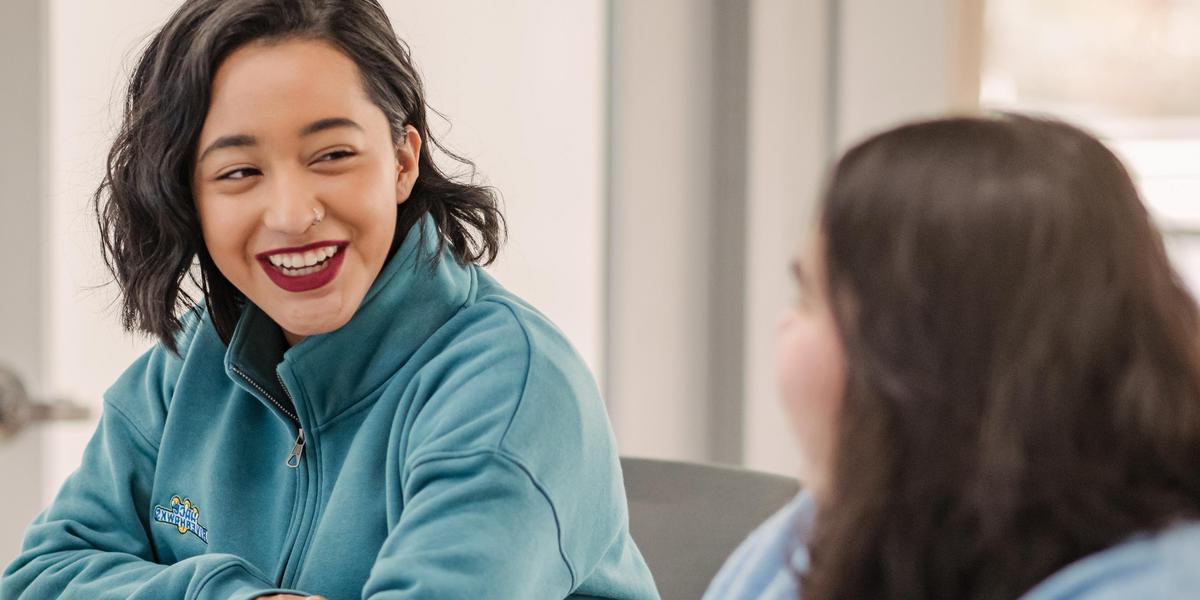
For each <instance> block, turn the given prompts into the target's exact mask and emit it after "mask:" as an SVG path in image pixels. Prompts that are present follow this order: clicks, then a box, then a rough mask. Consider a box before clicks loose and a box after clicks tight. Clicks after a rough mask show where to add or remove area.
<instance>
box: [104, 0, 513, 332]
mask: <svg viewBox="0 0 1200 600" xmlns="http://www.w3.org/2000/svg"><path fill="white" fill-rule="evenodd" d="M289 39H313V40H322V41H325V42H328V43H329V44H331V45H333V46H334V47H335V48H338V49H339V50H341V51H342V52H344V53H345V54H346V55H347V56H348V57H349V58H350V59H352V60H353V61H354V62H355V64H356V65H357V66H358V70H359V72H360V74H361V76H362V80H363V87H364V88H365V90H366V92H367V95H368V97H369V98H370V99H371V101H372V102H374V103H375V105H376V106H378V107H379V108H380V110H382V111H383V113H384V115H386V116H387V118H388V123H389V126H390V128H391V132H392V138H393V141H394V142H399V139H400V134H401V132H402V131H404V127H405V125H410V126H412V127H414V128H416V130H417V132H418V133H419V134H420V136H421V139H422V140H423V141H424V142H425V143H424V144H422V145H421V155H420V156H419V157H418V166H419V170H420V174H419V176H418V177H417V181H416V184H415V185H414V186H413V191H412V194H411V196H410V197H409V198H408V200H407V201H406V202H404V203H403V204H402V205H400V207H399V208H398V209H397V211H396V239H395V240H393V243H392V249H393V251H394V250H395V248H396V247H397V246H398V245H399V243H400V242H401V241H402V240H403V237H404V235H405V234H406V233H407V232H408V231H409V230H410V229H411V228H412V226H413V225H414V224H416V222H417V221H418V220H419V219H420V218H421V217H423V216H424V215H426V214H428V215H430V216H431V217H432V220H433V223H434V224H435V225H436V227H437V231H438V236H439V238H438V250H439V254H440V250H441V249H442V248H443V247H447V246H448V247H449V248H450V250H451V251H452V253H453V255H454V257H455V259H456V260H458V261H459V262H462V263H468V262H479V263H483V264H487V263H490V262H491V261H493V260H494V259H495V258H496V254H497V253H498V252H499V249H500V245H501V243H502V242H503V238H504V235H505V225H504V217H503V214H502V213H501V211H500V208H499V202H498V198H497V195H496V193H495V191H494V190H493V189H491V188H488V187H485V186H481V185H476V184H474V183H473V182H471V181H470V180H469V178H468V180H460V179H456V178H454V177H452V176H450V175H448V174H447V173H446V172H444V171H442V170H441V169H440V168H438V165H437V164H435V163H434V161H433V155H432V151H433V149H435V148H436V149H438V150H440V151H441V152H442V153H443V154H444V155H445V156H446V157H447V158H449V159H451V160H454V161H457V162H459V163H460V164H462V165H464V166H465V167H467V171H468V172H469V173H471V174H473V172H474V165H472V164H471V162H470V161H468V160H466V159H464V158H462V157H460V156H458V155H455V154H454V153H453V152H450V151H449V150H447V149H446V148H445V147H444V146H442V145H441V144H440V143H439V142H438V141H437V140H436V139H435V138H433V136H432V132H430V130H429V126H428V121H427V107H426V103H425V92H424V88H423V86H422V84H421V79H420V76H419V75H418V74H417V70H416V67H415V65H414V64H413V62H412V58H411V56H410V54H409V50H408V47H407V46H406V45H405V44H404V42H403V41H401V40H400V39H399V38H397V37H396V33H395V31H394V30H393V29H392V25H391V22H390V21H389V20H388V17H387V14H386V13H385V12H384V10H383V8H382V7H381V6H380V5H379V2H378V1H377V0H187V1H186V2H184V3H183V4H182V5H181V6H180V7H179V9H178V10H176V11H175V13H174V14H173V15H172V16H171V18H170V19H168V20H167V22H166V24H164V25H163V26H162V28H161V29H160V30H159V31H158V32H157V33H156V34H155V35H154V36H153V38H152V39H151V40H150V43H149V44H148V45H147V47H146V48H145V50H144V51H143V52H142V54H141V57H140V59H139V60H138V62H137V66H136V68H135V69H134V71H133V74H132V76H131V78H130V81H129V88H128V91H127V92H126V98H125V110H124V119H123V122H122V124H121V129H120V131H119V132H118V134H117V137H116V141H115V142H114V143H113V146H112V149H111V150H110V152H109V155H108V163H107V171H106V173H105V176H104V179H103V181H102V182H101V184H100V186H99V188H98V189H97V190H96V193H95V195H94V199H93V200H94V206H95V210H96V217H97V223H98V225H99V228H100V235H101V240H102V242H103V247H102V250H103V257H104V261H105V264H106V265H107V266H108V268H109V270H110V271H111V272H112V274H113V277H114V278H115V279H116V282H117V284H118V285H119V286H120V288H121V315H122V324H123V325H124V326H125V328H126V329H128V330H136V331H142V332H145V333H149V334H151V335H154V336H156V337H158V338H159V340H160V341H161V342H162V343H163V344H164V345H165V346H166V347H167V348H169V349H171V350H174V349H175V342H174V336H175V334H176V333H177V332H178V331H179V329H180V327H181V323H180V320H179V315H180V314H181V313H182V312H183V311H185V310H187V309H189V308H192V307H194V306H195V305H196V304H197V302H198V301H197V300H196V299H195V298H192V297H190V296H189V295H188V294H187V293H186V292H185V291H184V290H183V289H182V288H181V286H182V283H183V281H184V279H185V278H186V277H188V276H189V275H190V276H192V277H193V279H196V276H197V272H196V270H194V269H193V263H195V262H198V263H199V270H198V271H199V273H198V281H196V283H197V284H198V285H199V287H200V289H201V291H202V292H203V294H204V301H205V302H206V303H207V305H208V309H209V313H210V315H211V318H212V321H213V324H214V325H215V327H216V330H217V333H218V335H220V337H221V339H223V340H224V341H225V342H226V343H228V342H229V339H230V337H231V336H232V334H233V329H234V326H235V325H236V323H237V319H238V316H239V314H240V313H241V308H242V305H243V303H244V301H245V297H244V296H243V295H242V294H241V292H240V291H238V289H237V288H236V287H234V286H233V284H231V283H230V282H229V281H228V280H227V279H226V278H225V277H224V275H222V274H221V272H220V270H219V269H217V266H216V264H215V263H214V262H213V260H212V257H211V256H209V254H208V250H207V249H206V247H205V245H204V240H203V238H202V236H201V230H200V219H199V216H198V214H197V212H196V208H195V205H194V202H193V198H192V186H191V183H192V181H191V180H192V172H193V166H194V164H193V163H194V161H195V149H196V148H195V147H196V143H197V140H198V138H199V136H200V129H201V127H202V126H203V125H204V119H205V117H206V115H207V113H208V102H209V95H210V92H211V90H212V78H213V75H215V74H216V71H217V69H218V68H219V67H220V65H221V62H222V61H223V60H224V59H225V58H226V57H227V56H229V55H230V54H231V53H232V52H233V51H235V50H237V49H238V48H240V47H242V46H244V45H246V44H249V43H250V42H255V41H263V42H277V41H283V40H289ZM422 234H423V232H422ZM430 258H431V259H432V260H431V261H430V262H431V263H432V262H436V258H437V256H436V255H435V256H433V257H430Z"/></svg>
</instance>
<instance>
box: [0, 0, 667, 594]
mask: <svg viewBox="0 0 1200 600" xmlns="http://www.w3.org/2000/svg"><path fill="white" fill-rule="evenodd" d="M426 114H427V108H426V104H425V97H424V91H423V89H422V86H421V82H420V79H419V78H418V76H417V71H416V68H415V66H414V65H413V62H412V60H411V58H410V55H409V52H408V49H407V48H406V47H405V46H404V44H403V43H402V42H401V41H400V40H398V39H397V37H396V35H395V33H394V31H393V30H392V27H391V23H390V22H389V20H388V17H387V15H386V14H385V13H384V11H383V9H382V7H381V6H380V5H379V4H378V3H377V2H376V1H374V0H188V1H186V2H184V3H183V4H182V6H181V7H180V8H179V9H178V10H177V11H176V12H175V13H174V15H173V16H171V18H170V19H169V20H168V21H167V23H166V24H165V25H164V26H163V27H162V28H161V30H159V31H158V33H157V34H156V35H155V36H154V37H153V39H152V40H151V41H150V43H149V45H148V47H147V48H146V49H145V51H144V53H143V54H142V56H141V59H140V60H139V62H138V64H137V67H136V69H135V70H134V72H133V75H132V78H131V81H130V84H129V89H128V96H127V100H126V103H125V112H124V122H123V125H122V128H121V130H120V132H119V135H118V136H117V138H116V141H115V143H114V145H113V147H112V150H111V152H110V154H109V157H108V164H107V167H108V168H107V174H106V176H105V178H104V180H103V182H102V184H101V185H100V187H99V189H98V191H97V192H96V196H95V202H96V211H97V217H98V221H99V227H100V232H101V234H102V237H103V242H104V247H103V249H104V256H105V258H106V260H107V263H108V265H109V267H110V269H111V270H112V273H113V275H114V277H115V279H116V281H117V283H118V284H119V286H120V289H121V292H122V307H123V316H124V324H125V326H126V327H127V328H128V329H131V330H135V331H141V332H146V333H149V334H152V335H154V336H156V337H157V338H158V339H159V341H160V344H159V346H158V347H157V348H154V349H153V350H151V351H150V352H148V353H147V354H146V355H145V356H143V357H142V358H141V359H140V360H138V361H137V362H136V363H134V364H133V365H132V366H131V367H130V368H129V370H128V371H127V372H126V373H125V374H124V375H123V376H122V377H121V378H120V379H119V380H118V381H117V383H116V384H115V385H114V386H113V387H112V388H111V389H110V390H109V391H108V392H107V393H106V394H105V398H104V411H103V415H102V417H101V420H100V424H99V428H98V430H97V432H96V435H95V437H94V438H93V440H92V442H91V444H90V445H89V446H88V448H87V451H86V453H85V455H84V458H83V463H82V466H81V467H80V469H79V470H78V471H77V472H76V473H75V474H73V475H72V476H71V477H70V479H69V480H68V481H67V482H66V484H65V485H64V486H63V488H62V491H61V492H60V493H59V495H58V497H57V498H56V499H55V500H54V502H53V504H52V505H51V506H50V507H49V508H48V509H47V510H46V511H45V512H44V513H42V514H41V515H40V516H39V517H38V518H37V520H36V521H35V522H34V523H33V525H32V526H31V527H30V529H29V531H28V534H27V535H26V538H25V542H24V547H23V550H22V552H21V554H20V556H19V557H18V558H17V559H16V560H15V561H14V562H13V563H12V564H11V565H10V566H9V567H8V568H7V570H6V572H5V575H4V579H3V580H2V581H0V596H2V597H4V598H18V597H19V598H67V597H72V598H89V599H91V598H120V599H128V598H148V599H154V600H159V599H164V598H172V599H182V598H187V599H189V600H190V599H193V598H206V599H207V598H212V599H218V598H219V599H221V600H227V599H229V598H260V597H265V596H275V595H279V596H278V597H283V598H296V597H303V596H307V595H308V594H321V595H323V596H325V597H328V598H331V599H336V598H347V599H348V598H373V599H380V600H382V599H384V598H389V599H401V598H566V597H589V598H593V597H597V598H655V597H657V593H656V592H655V589H654V583H653V580H652V578H651V576H650V573H649V571H648V569H647V568H646V565H645V562H644V561H643V560H642V557H641V555H640V553H639V552H638V550H637V547H636V546H635V545H634V543H633V541H632V539H631V538H630V536H629V530H628V518H627V509H626V504H625V496H624V489H623V486H622V481H621V474H620V468H619V464H618V459H617V453H616V448H615V442H614V438H613V435H612V432H611V430H610V428H609V424H608V421H607V418H606V414H605V410H604V406H603V404H602V402H601V399H600V397H599V393H598V390H597V388H596V385H595V382H594V380H593V378H592V376H591V374H590V373H589V372H588V370H587V368H586V366H585V365H584V363H583V361H582V360H581V359H580V357H579V356H578V355H577V354H576V353H575V351H574V350H573V349H572V348H571V347H570V345H569V344H568V342H567V341H566V339H565V338H564V337H563V336H562V334H561V333H560V332H559V331H558V330H557V329H556V328H555V327H554V326H553V325H552V324H551V323H550V322H549V321H548V320H547V319H546V318H544V317H543V316H542V315H541V314H539V313H538V312H537V311H536V310H534V309H533V308H532V307H530V306H529V305H527V304H526V303H524V302H523V301H521V300H520V299H519V298H517V297H516V296H514V295H513V294H511V293H509V292H507V291H506V290H505V289H504V288H502V287H501V286H500V285H499V284H498V283H496V282H495V281H494V280H493V279H492V278H490V277H489V276H488V275H487V274H486V273H485V272H484V271H483V270H482V269H481V268H480V265H483V264H487V263H489V262H491V261H492V260H493V259H494V258H495V257H496V254H497V252H498V250H499V247H500V244H501V241H502V238H503V235H504V221H503V218H502V216H501V213H500V210H499V208H498V205H497V200H496V197H495V194H494V193H493V191H492V190H490V189H488V188H485V187H480V186H477V185H474V184H472V183H471V182H469V181H460V180H456V179H453V178H451V177H448V176H447V175H446V174H444V172H443V171H442V170H441V169H440V168H439V166H438V165H437V164H436V163H435V162H434V160H433V153H432V152H431V149H432V148H435V147H439V148H440V146H438V144H437V142H436V141H435V140H434V139H433V138H432V137H431V135H430V131H429V127H428V123H427V120H426ZM443 150H444V149H443ZM449 156H450V157H451V158H452V159H456V158H457V157H455V156H454V155H453V154H449ZM460 160H461V159H460ZM189 278H191V279H192V281H194V282H195V284H196V286H197V287H198V288H199V290H200V293H201V294H202V296H199V297H193V296H194V294H193V295H189V294H188V292H187V291H186V289H187V288H185V287H184V285H183V284H184V282H185V281H186V280H188V279H189Z"/></svg>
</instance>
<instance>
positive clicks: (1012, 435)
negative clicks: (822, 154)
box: [803, 115, 1200, 600]
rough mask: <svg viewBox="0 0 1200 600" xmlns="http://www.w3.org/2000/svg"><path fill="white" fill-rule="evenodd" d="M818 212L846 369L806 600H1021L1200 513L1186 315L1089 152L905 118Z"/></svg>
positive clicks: (1103, 151) (1100, 151)
mask: <svg viewBox="0 0 1200 600" xmlns="http://www.w3.org/2000/svg"><path fill="white" fill-rule="evenodd" d="M820 224H821V228H822V231H823V234H824V244H825V248H824V255H825V260H826V268H827V277H828V284H829V290H830V298H831V301H832V302H833V307H834V314H835V320H836V321H837V324H838V328H839V331H840V334H841V335H842V337H843V342H844V345H845V348H846V353H847V364H848V381H847V391H846V394H845V397H844V405H843V408H842V411H841V418H840V422H839V432H838V441H837V442H836V449H835V451H834V454H835V458H834V468H833V477H832V484H831V485H832V487H831V493H830V494H829V496H828V499H827V500H826V501H824V502H823V504H822V507H821V509H820V510H819V515H818V518H817V524H816V530H815V532H814V537H813V539H812V540H811V546H810V549H811V552H812V557H813V563H812V570H811V571H810V572H809V573H808V574H807V575H806V576H805V577H804V580H803V585H804V597H805V599H806V600H829V599H844V600H851V599H854V600H858V599H862V598H946V599H951V598H953V599H956V600H957V599H1001V598H1004V599H1011V598H1016V597H1018V596H1020V595H1021V594H1022V593H1023V592H1025V591H1027V590H1029V589H1030V588H1031V587H1033V586H1034V585H1035V584H1037V583H1038V582H1039V581H1041V580H1043V579H1044V578H1046V577H1047V576H1049V575H1051V574H1052V573H1054V572H1055V571H1056V570H1058V569H1060V568H1062V567H1064V566H1065V565H1067V564H1068V563H1070V562H1072V561H1074V560H1076V559H1079V558H1081V557H1083V556H1086V555H1088V554H1091V553H1093V552H1096V551H1099V550H1101V549H1104V548H1106V547H1110V546H1112V545H1114V544H1117V543H1119V542H1121V541H1122V540H1123V539H1125V538H1127V537H1128V536H1130V535H1131V534H1134V533H1136V532H1142V531H1153V530H1156V529H1160V528H1162V527H1164V526H1167V525H1169V524H1171V523H1172V522H1174V521H1176V520H1179V519H1186V518H1195V517H1197V516H1200V465H1198V463H1197V461H1198V460H1200V345H1198V341H1200V338H1198V331H1197V311H1196V305H1195V303H1194V301H1193V299H1192V298H1191V297H1190V296H1189V294H1188V292H1187V291H1186V290H1185V288H1184V286H1183V285H1182V283H1181V282H1180V279H1179V278H1178V277H1177V275H1176V274H1175V273H1174V271H1173V270H1172V268H1171V266H1170V265H1169V264H1168V261H1167V256H1166V253H1165V251H1164V248H1163V243H1162V240H1161V238H1160V236H1159V234H1158V233H1157V231H1156V229H1155V227H1154V225H1153V224H1152V222H1151V219H1150V217H1149V215H1148V214H1147V211H1146V209H1145V207H1144V206H1143V205H1142V202H1141V201H1140V200H1139V198H1138V194H1137V191H1136V190H1135V188H1134V185H1133V183H1132V182H1131V180H1130V177H1129V174H1128V173H1127V172H1126V170H1125V168H1124V167H1123V166H1122V165H1121V163H1120V161H1119V160H1118V159H1117V158H1116V157H1115V156H1114V155H1113V154H1112V153H1111V152H1110V151H1109V150H1108V149H1107V148H1105V146H1104V145H1103V144H1101V143H1100V142H1099V141H1097V140H1096V139H1095V138H1093V137H1092V136H1090V135H1088V134H1086V133H1084V132H1083V131H1080V130H1079V129H1076V128H1074V127H1072V126H1069V125H1066V124H1063V123H1060V122H1056V121H1051V120H1044V119H1036V118H1030V117H1022V116H1016V115H999V116H996V117H992V118H986V117H981V118H953V119H944V120H937V121H931V122H924V123H917V124H912V125H907V126H903V127H900V128H898V129H893V130H891V131H888V132H885V133H883V134H880V135H877V136H875V137H873V138H871V139H869V140H867V141H866V142H863V143H862V144H860V145H858V146H857V147H855V148H853V149H852V150H850V151H849V152H847V153H846V155H845V156H844V157H843V158H842V159H841V161H840V162H839V163H838V164H837V166H836V168H835V170H834V174H833V177H832V179H831V183H830V185H829V187H828V189H827V192H826V195H825V197H824V200H823V205H822V216H821V221H820Z"/></svg>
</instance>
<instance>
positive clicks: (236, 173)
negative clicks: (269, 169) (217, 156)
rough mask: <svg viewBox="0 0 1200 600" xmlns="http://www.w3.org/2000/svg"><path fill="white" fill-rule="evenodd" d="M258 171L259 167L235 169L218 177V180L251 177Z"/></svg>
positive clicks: (235, 179) (236, 179) (237, 179)
mask: <svg viewBox="0 0 1200 600" xmlns="http://www.w3.org/2000/svg"><path fill="white" fill-rule="evenodd" d="M256 173H258V169H251V168H249V167H247V168H243V169H234V170H233V171H230V172H228V173H225V174H223V175H221V176H219V177H217V180H218V181H219V180H223V179H224V180H229V181H239V180H242V179H246V178H247V177H250V176H252V175H254V174H256Z"/></svg>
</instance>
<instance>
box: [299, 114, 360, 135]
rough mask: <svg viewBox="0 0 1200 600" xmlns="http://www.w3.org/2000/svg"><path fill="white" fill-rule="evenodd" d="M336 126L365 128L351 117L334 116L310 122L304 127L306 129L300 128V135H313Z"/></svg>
mask: <svg viewBox="0 0 1200 600" xmlns="http://www.w3.org/2000/svg"><path fill="white" fill-rule="evenodd" d="M335 127H351V128H354V129H357V130H359V131H362V130H363V128H362V126H361V125H359V124H358V123H355V122H354V121H351V120H350V119H347V118H345V117H332V118H329V119H321V120H320V121H314V122H312V123H309V124H308V125H306V126H305V127H304V129H301V130H300V137H304V136H306V135H312V134H314V133H318V132H321V131H325V130H326V129H333V128H335Z"/></svg>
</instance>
